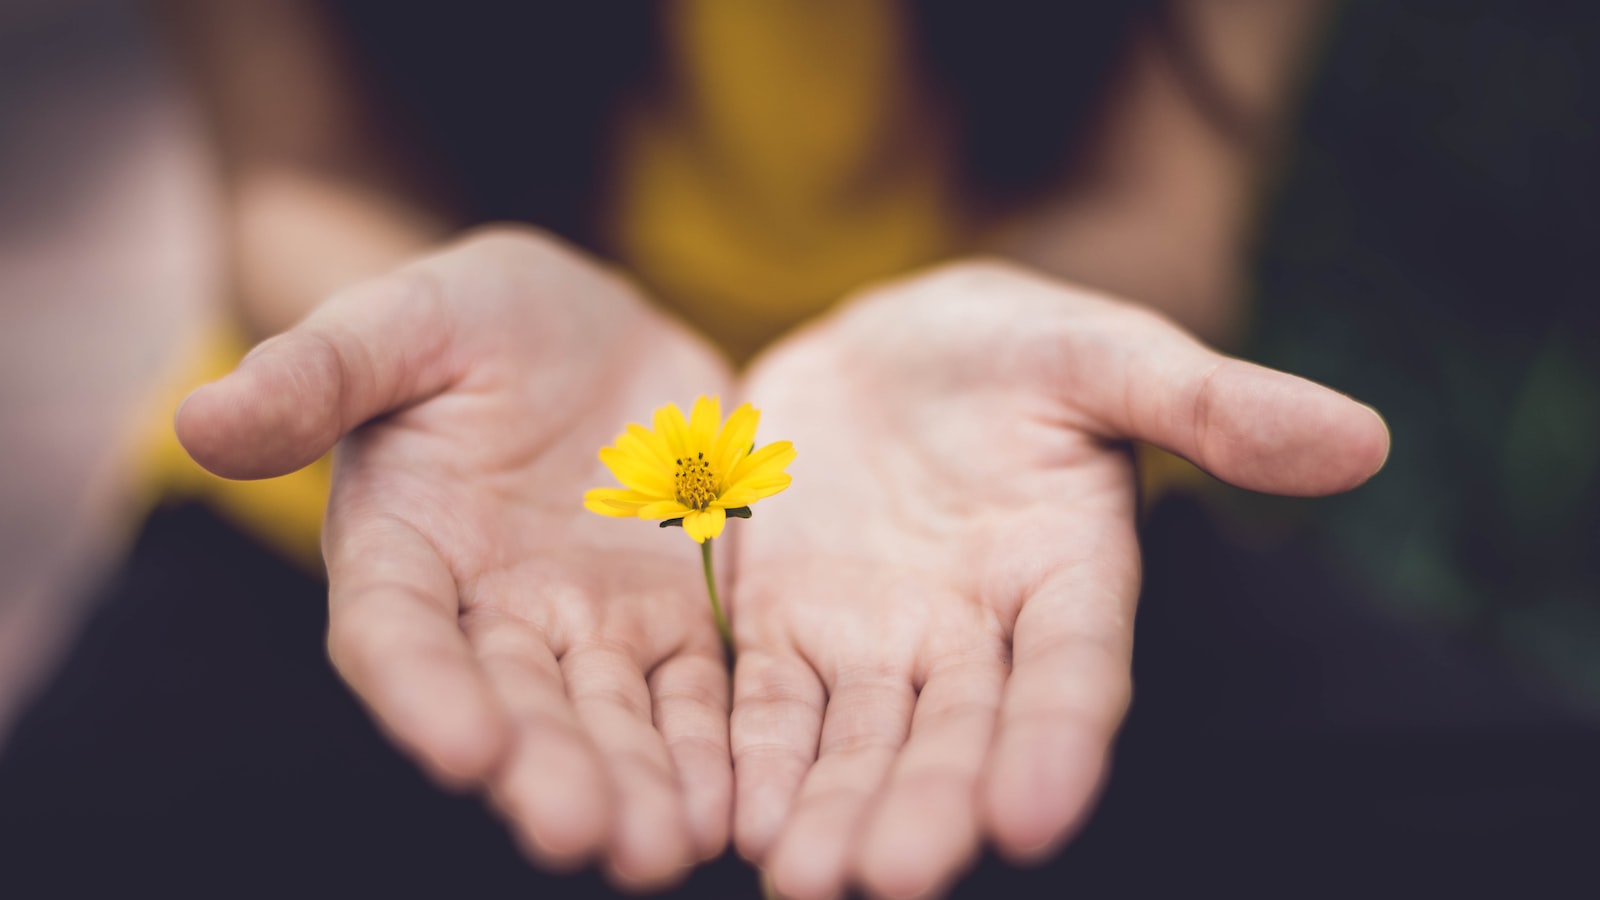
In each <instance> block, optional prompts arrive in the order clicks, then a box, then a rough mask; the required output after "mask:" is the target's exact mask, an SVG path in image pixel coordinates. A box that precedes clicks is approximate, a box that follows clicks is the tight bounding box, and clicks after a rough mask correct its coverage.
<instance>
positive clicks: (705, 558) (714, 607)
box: [700, 538, 733, 656]
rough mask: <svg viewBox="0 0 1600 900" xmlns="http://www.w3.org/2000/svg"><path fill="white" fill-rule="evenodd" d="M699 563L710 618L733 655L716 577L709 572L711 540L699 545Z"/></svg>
mask: <svg viewBox="0 0 1600 900" xmlns="http://www.w3.org/2000/svg"><path fill="white" fill-rule="evenodd" d="M700 562H701V563H703V564H704V568H705V570H706V593H707V594H709V595H710V596H711V617H712V618H713V619H715V620H716V622H717V634H720V635H722V646H724V647H726V648H727V650H728V655H729V656H732V655H733V630H732V629H730V628H729V627H728V617H727V616H725V615H723V613H722V602H721V601H719V600H718V599H717V576H716V575H714V574H712V571H711V539H710V538H706V539H705V541H703V542H702V543H701V544H700Z"/></svg>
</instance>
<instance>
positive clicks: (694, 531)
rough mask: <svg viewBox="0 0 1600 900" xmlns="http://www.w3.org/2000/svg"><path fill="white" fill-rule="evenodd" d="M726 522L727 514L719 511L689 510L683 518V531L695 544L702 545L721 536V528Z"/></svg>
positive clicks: (714, 509) (713, 509)
mask: <svg viewBox="0 0 1600 900" xmlns="http://www.w3.org/2000/svg"><path fill="white" fill-rule="evenodd" d="M727 522H728V514H727V512H725V511H723V510H721V509H716V508H712V509H707V510H704V511H701V510H697V509H696V510H690V511H689V514H688V515H686V516H684V517H683V530H684V531H685V532H687V533H688V535H689V537H692V538H694V540H695V543H697V544H704V543H705V542H706V541H709V540H711V539H712V538H714V537H717V536H719V535H721V534H722V526H723V525H726V524H727Z"/></svg>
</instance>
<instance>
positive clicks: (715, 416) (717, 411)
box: [689, 397, 722, 453]
mask: <svg viewBox="0 0 1600 900" xmlns="http://www.w3.org/2000/svg"><path fill="white" fill-rule="evenodd" d="M721 424H722V401H721V400H720V399H718V398H716V397H701V398H699V399H698V400H696V401H694V411H693V412H691V413H690V414H689V449H690V450H692V451H694V452H696V453H708V452H710V450H711V445H712V444H714V443H716V440H717V426H718V425H721Z"/></svg>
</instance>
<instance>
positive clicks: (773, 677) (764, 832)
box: [729, 649, 827, 863]
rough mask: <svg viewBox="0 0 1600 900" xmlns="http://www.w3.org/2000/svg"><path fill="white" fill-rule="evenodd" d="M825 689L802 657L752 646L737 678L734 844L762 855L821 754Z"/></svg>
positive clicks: (748, 854)
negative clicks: (819, 747)
mask: <svg viewBox="0 0 1600 900" xmlns="http://www.w3.org/2000/svg"><path fill="white" fill-rule="evenodd" d="M826 702H827V694H826V692H825V691H824V690H823V687H822V682H821V680H820V679H818V678H817V674H816V673H815V672H814V671H812V669H811V666H810V665H808V664H807V663H806V662H805V660H803V659H801V658H800V657H799V656H796V655H793V654H776V653H769V652H765V651H761V650H754V649H752V650H747V651H745V652H742V653H741V654H740V655H739V660H738V663H737V665H736V666H735V669H734V678H733V714H732V716H731V718H730V720H729V739H730V741H731V744H732V750H733V775H734V792H735V797H734V804H733V809H734V823H733V837H734V843H735V844H736V846H737V847H738V848H739V854H740V855H741V856H743V857H744V858H745V859H747V860H750V861H751V862H756V863H759V862H761V861H762V860H763V859H764V858H765V857H766V854H767V851H768V850H769V849H770V848H771V846H772V842H773V841H774V840H775V839H776V838H777V836H778V832H779V830H780V829H781V828H782V827H783V823H784V821H785V820H786V819H787V818H788V816H789V806H790V804H791V803H792V802H793V801H794V795H795V793H796V791H798V790H799V788H800V782H801V781H802V780H803V779H804V778H805V775H806V772H807V771H808V770H809V769H810V768H811V763H812V762H813V761H814V760H815V759H816V758H817V740H818V736H819V735H820V733H821V731H822V711H823V707H824V705H825V704H826Z"/></svg>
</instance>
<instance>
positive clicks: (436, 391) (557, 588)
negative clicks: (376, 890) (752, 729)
mask: <svg viewBox="0 0 1600 900" xmlns="http://www.w3.org/2000/svg"><path fill="white" fill-rule="evenodd" d="M727 383H728V373H727V369H726V367H725V365H724V364H723V363H722V362H721V361H720V360H719V359H718V358H717V357H716V356H715V355H714V354H713V353H712V352H711V351H709V350H708V349H707V347H706V346H705V345H704V344H703V343H701V342H700V341H698V340H697V339H695V338H693V337H692V336H690V335H689V334H688V333H687V332H686V331H685V330H684V329H683V328H681V327H680V326H678V325H676V324H674V323H673V322H671V321H670V320H668V319H667V318H666V317H664V316H662V315H660V314H659V313H656V312H654V311H652V310H651V309H650V308H649V306H648V305H647V304H646V303H644V302H643V301H642V300H641V299H640V298H639V297H638V296H637V295H636V294H635V292H634V291H633V290H632V289H631V288H630V287H629V286H628V285H627V284H626V283H625V282H623V281H622V280H621V279H619V278H617V277H615V276H613V275H611V274H609V273H607V272H605V271H603V270H601V269H600V268H599V267H598V266H596V265H595V264H593V263H591V262H589V261H587V260H585V259H583V258H581V257H580V256H579V255H578V254H577V253H575V252H574V251H572V250H570V249H568V248H565V247H563V246H560V245H558V244H557V243H555V242H554V241H552V240H549V239H546V238H543V237H540V236H538V235H535V234H533V233H531V232H524V231H518V230H509V229H496V230H492V231H488V232H485V233H483V234H481V235H479V236H476V237H471V238H468V239H465V240H463V241H461V242H459V243H458V244H456V245H454V246H451V247H448V248H446V249H445V250H443V251H442V252H440V253H438V254H437V255H434V256H431V257H429V258H426V259H423V260H420V261H418V262H416V263H413V264H411V265H410V266H407V267H405V268H403V269H401V270H399V271H397V272H395V273H394V274H391V275H389V276H386V277H383V278H380V279H377V280H375V281H372V282H370V283H367V284H364V285H361V286H358V287H355V288H352V289H350V290H347V291H345V292H342V293H340V294H338V295H336V296H334V297H333V298H332V299H330V300H329V301H328V302H326V303H325V304H324V305H322V306H321V307H320V308H318V309H317V310H316V311H315V312H314V313H313V314H312V315H311V316H309V317H308V318H307V319H306V320H305V321H304V322H303V323H301V324H300V325H298V326H297V327H295V328H294V329H292V330H290V331H288V332H286V333H284V334H283V335H280V336H278V337H276V338H273V339H271V340H269V341H267V342H265V343H263V344H262V345H261V346H259V347H258V348H256V350H255V351H253V352H252V353H251V354H250V355H249V356H248V357H246V359H245V360H244V361H243V362H242V363H241V364H240V366H239V368H238V369H237V370H236V371H235V372H234V373H232V374H230V375H229V376H227V377H226V378H224V379H222V380H221V381H218V382H216V383H213V384H211V385H208V386H205V387H202V388H200V389H199V390H197V391H196V392H195V393H194V394H192V395H191V396H190V397H189V398H188V400H187V401H185V404H184V405H183V406H182V408H181V409H180V410H179V413H178V417H177V428H178V433H179V436H180V438H181V439H182V441H183V444H184V446H185V447H187V448H188V450H189V452H190V453H191V454H192V455H193V456H194V457H195V459H196V460H197V461H199V462H200V463H201V464H202V465H204V466H205V467H206V468H208V469H210V470H211V471H213V472H216V473H217V474H220V475H224V476H228V477H232V478H259V477H267V476H273V475H279V474H282V473H285V472H289V471H292V470H294V469H296V468H299V467H300V466H303V465H305V464H306V463H309V462H311V461H312V460H314V459H316V458H317V457H318V456H320V455H321V454H323V453H325V452H326V451H327V450H328V449H329V448H331V447H333V446H334V445H335V443H336V442H339V452H338V454H337V456H336V466H335V475H334V487H333V493H332V496H331V498H330V502H329V508H328V514H327V521H326V526H325V529H324V534H323V555H324V558H325V560H326V564H327V569H328V579H329V604H330V616H329V633H328V648H329V652H330V654H331V656H332V658H333V661H334V664H335V665H336V667H337V668H338V670H339V672H340V673H341V674H342V675H343V677H344V678H345V679H346V680H347V681H348V682H349V684H350V686H351V687H352V688H353V689H354V690H355V692H356V693H357V694H358V695H359V696H360V698H361V699H362V701H363V702H364V703H365V704H366V705H367V706H368V707H369V708H370V709H371V711H372V712H373V714H374V715H375V716H376V718H377V719H378V721H379V722H380V723H381V725H382V726H383V727H384V728H385V729H386V730H387V731H388V732H389V733H390V735H391V736H392V737H393V738H394V739H395V740H396V741H397V742H398V743H399V744H400V745H401V746H402V747H404V748H405V749H406V750H408V751H409V752H410V753H411V754H412V755H413V756H414V757H416V758H417V759H418V760H419V761H420V762H421V763H422V764H423V765H424V766H425V767H426V768H427V769H428V770H429V771H430V772H431V773H432V774H433V775H434V776H435V777H437V778H438V779H439V780H441V781H443V782H445V783H447V784H451V785H455V786H459V787H464V788H472V789H482V790H484V791H485V793H486V794H487V795H488V796H489V797H490V799H491V800H492V802H493V804H494V806H495V807H496V808H497V809H498V810H499V811H500V812H501V813H502V815H503V816H504V817H505V818H506V819H507V820H508V822H509V824H510V825H511V826H512V827H513V830H514V832H515V833H516V834H517V835H518V837H519V838H520V839H521V842H522V843H523V845H524V846H525V848H526V849H527V850H528V852H529V853H530V854H532V855H533V856H534V857H535V858H536V859H538V860H540V861H542V862H544V863H546V864H547V865H550V866H552V867H566V866H571V865H577V864H580V863H582V862H583V861H585V860H588V859H590V858H593V857H596V856H598V857H600V858H601V859H602V860H603V861H604V863H605V865H606V866H607V868H608V871H609V872H610V873H611V874H612V876H613V877H614V878H615V879H616V880H618V881H619V882H620V883H622V884H623V885H624V886H628V887H636V888H648V887H655V886H661V885H664V884H666V883H669V882H670V881H672V880H673V879H675V878H676V877H678V876H679V875H680V874H681V873H682V872H683V871H684V870H685V869H686V868H687V867H688V866H690V865H691V864H692V863H693V862H695V861H696V860H698V859H704V858H707V857H710V856H714V855H716V854H717V853H719V852H720V851H721V849H722V847H723V846H724V845H725V843H726V840H727V833H728V823H729V817H730V798H731V793H732V779H731V772H730V767H729V762H728V750H727V704H728V678H727V669H726V666H725V664H724V661H723V654H722V649H721V645H720V642H719V640H718V637H717V633H716V631H715V630H714V628H713V625H712V621H711V616H710V613H709V610H708V606H707V603H706V598H705V589H704V586H703V585H702V584H701V583H700V582H699V565H698V560H697V557H696V550H695V547H694V545H693V543H692V542H690V541H686V540H684V539H683V537H682V535H680V534H677V533H673V534H661V533H659V532H658V531H657V530H656V529H655V528H652V527H649V526H648V525H646V524H645V523H634V525H633V526H632V527H630V526H629V525H628V524H627V523H619V522H617V521H613V520H605V519H602V518H600V517H598V516H595V515H593V514H591V513H589V512H586V511H585V510H584V508H583V505H582V497H583V492H584V489H585V488H587V487H593V486H597V485H601V484H608V483H610V477H609V475H608V474H607V473H606V471H605V470H604V468H603V467H602V466H601V465H600V463H599V462H598V461H597V459H596V450H597V449H598V448H600V447H601V446H604V445H605V444H607V443H609V442H610V441H611V440H612V439H613V438H614V437H615V436H616V434H617V432H619V431H620V430H621V428H622V426H623V424H625V423H626V422H628V421H638V420H643V419H645V417H647V416H648V415H649V413H650V411H651V410H652V409H653V408H655V407H656V406H659V405H661V404H662V403H664V402H667V401H669V400H680V401H681V400H682V399H683V398H692V397H694V396H695V395H697V394H701V393H706V394H710V393H715V392H717V391H718V390H721V389H723V388H725V386H726V385H727ZM341 439H342V442H341Z"/></svg>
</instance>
